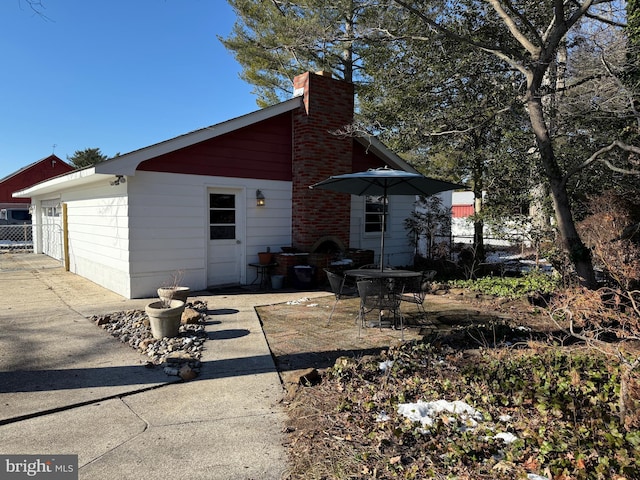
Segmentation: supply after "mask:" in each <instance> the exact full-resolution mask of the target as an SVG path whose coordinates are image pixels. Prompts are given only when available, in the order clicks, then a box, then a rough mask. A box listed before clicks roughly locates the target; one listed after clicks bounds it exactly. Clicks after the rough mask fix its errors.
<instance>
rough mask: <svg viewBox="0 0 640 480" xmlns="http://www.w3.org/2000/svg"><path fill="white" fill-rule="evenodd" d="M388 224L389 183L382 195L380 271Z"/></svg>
mask: <svg viewBox="0 0 640 480" xmlns="http://www.w3.org/2000/svg"><path fill="white" fill-rule="evenodd" d="M386 225H387V183H386V182H385V184H384V194H383V195H382V238H381V239H380V271H381V272H382V271H383V270H384V232H385V230H386V228H385V227H386Z"/></svg>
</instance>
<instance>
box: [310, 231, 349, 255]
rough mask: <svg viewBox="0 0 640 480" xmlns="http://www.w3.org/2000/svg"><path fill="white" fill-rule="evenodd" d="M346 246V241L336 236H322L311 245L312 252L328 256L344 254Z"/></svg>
mask: <svg viewBox="0 0 640 480" xmlns="http://www.w3.org/2000/svg"><path fill="white" fill-rule="evenodd" d="M345 250H346V247H345V245H344V243H342V241H341V240H340V239H339V238H338V237H334V236H328V237H321V238H319V239H318V240H316V242H315V243H314V244H313V245H311V248H310V249H309V252H310V253H316V254H324V255H327V256H333V257H340V256H342V255H343V254H344V252H345Z"/></svg>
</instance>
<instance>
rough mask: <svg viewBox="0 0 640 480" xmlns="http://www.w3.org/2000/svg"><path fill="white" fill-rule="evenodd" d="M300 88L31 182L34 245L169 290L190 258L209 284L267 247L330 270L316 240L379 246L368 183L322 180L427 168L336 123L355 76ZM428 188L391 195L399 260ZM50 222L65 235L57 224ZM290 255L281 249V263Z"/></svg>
mask: <svg viewBox="0 0 640 480" xmlns="http://www.w3.org/2000/svg"><path fill="white" fill-rule="evenodd" d="M294 91H295V95H296V96H295V97H294V98H292V99H290V100H287V101H284V102H282V103H279V104H277V105H274V106H271V107H267V108H265V109H262V110H259V111H256V112H253V113H250V114H248V115H245V116H241V117H238V118H235V119H232V120H229V121H227V122H223V123H220V124H217V125H213V126H211V127H207V128H203V129H201V130H197V131H194V132H191V133H188V134H185V135H182V136H179V137H176V138H173V139H170V140H167V141H164V142H161V143H158V144H155V145H151V146H149V147H146V148H142V149H140V150H136V151H134V152H130V153H128V154H125V155H121V156H118V157H116V158H113V159H110V160H107V161H104V162H101V163H99V164H97V165H95V166H93V167H89V168H86V169H83V170H77V171H74V172H72V173H69V174H67V175H64V176H62V177H58V178H54V179H51V180H48V181H46V182H42V183H40V184H37V185H34V186H32V187H30V188H26V189H24V190H22V191H20V192H17V193H16V196H17V197H19V198H23V197H31V198H32V199H33V200H32V203H33V206H34V207H33V208H34V215H33V222H34V252H36V253H40V252H43V253H46V254H48V255H51V256H54V257H56V258H60V259H61V260H64V262H65V265H66V266H67V267H68V268H69V270H70V271H72V272H74V273H76V274H78V275H82V276H84V277H86V278H88V279H90V280H92V281H94V282H95V283H98V284H100V285H103V286H105V287H106V288H109V289H111V290H113V291H115V292H117V293H119V294H121V295H123V296H125V297H128V298H139V297H146V296H152V295H155V290H156V288H157V287H159V286H162V285H163V284H166V283H167V282H170V281H171V278H172V276H173V274H174V273H175V272H177V271H179V272H180V273H181V274H183V276H184V283H185V284H186V285H189V286H190V287H191V288H192V289H195V290H198V289H205V288H207V287H211V286H217V285H227V284H248V283H251V282H252V281H253V280H254V278H255V276H256V271H255V269H254V268H253V267H251V266H249V264H250V263H253V262H257V259H258V255H257V254H258V252H261V251H264V250H265V249H266V248H267V247H270V249H271V251H272V252H279V251H280V248H281V247H282V246H287V247H294V248H295V249H296V250H298V251H300V252H307V253H308V254H309V255H308V257H305V261H308V263H309V264H312V265H317V266H318V270H320V268H321V267H322V265H321V262H322V261H323V260H322V257H313V256H312V255H313V254H314V253H315V252H318V253H319V254H322V252H327V251H334V250H340V251H345V250H346V249H347V248H351V249H364V250H375V251H378V252H379V246H380V237H379V235H380V234H379V232H373V231H366V230H371V229H370V228H366V229H365V218H364V217H365V215H364V213H365V208H366V207H365V197H358V196H350V195H346V194H341V193H335V192H329V191H325V190H310V189H309V188H308V187H309V185H312V184H314V183H316V182H318V181H321V180H324V179H325V178H327V177H329V176H331V175H337V174H342V173H350V172H357V171H362V170H366V169H368V168H376V167H381V166H384V165H388V166H390V167H391V168H397V169H402V170H407V171H412V172H415V170H414V169H413V168H411V167H410V166H409V165H408V164H407V163H405V162H404V161H403V160H402V159H400V158H399V157H398V156H397V155H395V154H394V153H393V152H391V151H389V150H388V149H387V148H386V147H385V146H384V145H382V144H381V143H380V142H379V141H378V140H377V139H375V138H372V137H371V138H369V137H368V138H354V137H348V136H341V135H337V134H336V131H337V130H339V129H341V128H343V127H344V126H346V125H349V124H351V123H352V121H353V107H354V98H353V85H352V84H350V83H347V82H343V81H340V80H336V79H333V78H331V77H330V76H326V75H323V74H312V73H305V74H303V75H300V76H298V77H296V78H295V80H294ZM446 195H449V197H450V193H449V194H444V196H446ZM260 196H263V197H264V205H262V206H261V205H258V203H260V202H258V197H260ZM414 200H415V199H414V197H411V196H407V197H403V196H393V197H390V200H389V215H388V224H387V236H386V237H385V257H387V258H385V263H386V262H387V260H388V261H389V263H390V264H392V265H407V264H410V263H411V262H412V253H413V249H412V247H411V246H410V245H409V239H408V237H407V232H406V231H405V229H404V220H405V219H406V218H407V217H408V216H409V214H410V212H411V210H412V208H413V202H414ZM447 203H448V205H450V200H449V201H448V202H447ZM50 225H55V226H59V228H60V229H61V231H63V232H64V235H63V238H65V239H66V240H65V242H61V241H60V240H59V238H60V236H56V238H52V237H51V236H48V235H47V233H46V232H47V231H50V229H49V228H48V227H49V226H50ZM367 227H369V225H367ZM282 255H286V254H282ZM291 258H292V259H295V258H296V257H295V255H294V256H293V257H291ZM289 261H293V260H291V259H290V258H288V257H287V258H285V257H284V256H281V257H280V258H279V259H278V263H280V264H281V265H280V266H279V267H278V268H283V264H284V263H285V262H289ZM284 273H286V272H284Z"/></svg>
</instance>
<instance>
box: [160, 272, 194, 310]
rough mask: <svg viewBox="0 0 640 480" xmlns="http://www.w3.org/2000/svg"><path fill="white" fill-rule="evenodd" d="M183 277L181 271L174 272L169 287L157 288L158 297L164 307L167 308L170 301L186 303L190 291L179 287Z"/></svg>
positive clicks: (187, 288)
mask: <svg viewBox="0 0 640 480" xmlns="http://www.w3.org/2000/svg"><path fill="white" fill-rule="evenodd" d="M183 277H184V273H183V272H182V271H178V272H175V273H174V274H173V281H172V282H171V285H169V286H164V287H160V288H158V297H160V300H162V301H163V302H164V303H165V306H167V307H168V306H169V303H170V302H171V300H180V301H182V302H184V303H187V298H188V297H189V293H190V292H191V289H190V288H189V287H185V286H182V285H181V283H182V279H183Z"/></svg>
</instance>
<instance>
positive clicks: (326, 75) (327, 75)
mask: <svg viewBox="0 0 640 480" xmlns="http://www.w3.org/2000/svg"><path fill="white" fill-rule="evenodd" d="M316 75H320V76H321V77H329V78H332V77H333V74H332V73H331V72H329V71H327V70H320V71H318V72H316Z"/></svg>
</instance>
